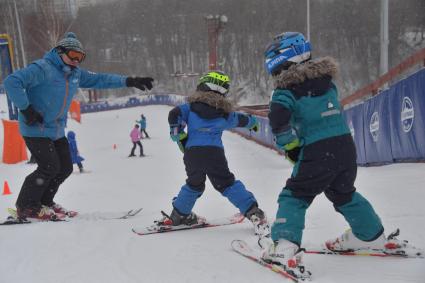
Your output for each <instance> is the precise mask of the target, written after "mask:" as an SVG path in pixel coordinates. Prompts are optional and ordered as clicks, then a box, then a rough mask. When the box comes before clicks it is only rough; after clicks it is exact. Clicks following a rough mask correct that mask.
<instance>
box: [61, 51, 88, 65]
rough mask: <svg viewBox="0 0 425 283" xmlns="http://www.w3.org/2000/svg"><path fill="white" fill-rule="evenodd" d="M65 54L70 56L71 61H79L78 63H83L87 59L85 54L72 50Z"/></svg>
mask: <svg viewBox="0 0 425 283" xmlns="http://www.w3.org/2000/svg"><path fill="white" fill-rule="evenodd" d="M65 54H66V56H68V58H69V59H71V60H72V61H77V62H78V63H81V62H83V61H84V59H85V58H86V54H84V53H83V52H80V51H76V50H72V49H70V50H67V51H65Z"/></svg>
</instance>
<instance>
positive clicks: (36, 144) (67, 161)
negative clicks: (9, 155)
mask: <svg viewBox="0 0 425 283" xmlns="http://www.w3.org/2000/svg"><path fill="white" fill-rule="evenodd" d="M24 140H25V143H26V145H27V147H28V149H29V150H30V152H31V154H32V156H33V157H34V158H35V161H36V162H37V165H38V166H37V169H36V170H35V171H34V172H32V173H31V174H29V175H28V176H27V177H26V178H25V181H24V183H23V185H22V188H21V191H20V193H19V196H18V199H17V201H16V206H17V207H19V208H21V209H25V208H31V209H38V208H40V207H41V205H47V206H51V205H53V204H54V202H53V198H54V197H55V195H56V193H57V191H58V189H59V186H60V184H62V183H63V181H65V179H66V178H68V176H69V175H71V173H72V170H73V168H72V159H71V153H70V151H69V145H68V140H67V139H66V138H65V137H63V138H60V139H58V140H55V141H53V140H51V139H49V138H44V137H40V138H39V137H24Z"/></svg>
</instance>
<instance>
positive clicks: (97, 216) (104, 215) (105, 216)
mask: <svg viewBox="0 0 425 283" xmlns="http://www.w3.org/2000/svg"><path fill="white" fill-rule="evenodd" d="M142 209H143V208H137V209H131V210H129V211H126V212H91V213H80V214H77V215H76V216H74V217H67V218H65V219H56V220H49V221H29V220H26V219H19V218H18V217H17V214H16V210H15V209H13V208H8V212H9V214H10V215H9V216H8V217H7V219H6V220H5V221H3V222H1V223H0V225H17V224H30V223H40V222H71V221H76V220H83V221H84V220H86V221H97V220H115V219H117V220H118V219H128V218H131V217H134V216H136V215H137V214H139V213H140V212H141V211H142Z"/></svg>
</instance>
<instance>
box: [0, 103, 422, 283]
mask: <svg viewBox="0 0 425 283" xmlns="http://www.w3.org/2000/svg"><path fill="white" fill-rule="evenodd" d="M0 100H1V101H0V107H1V108H2V109H0V110H5V111H7V110H6V109H5V108H6V106H5V103H4V100H5V99H4V96H3V97H2V96H1V95H0ZM169 110H170V107H168V106H144V107H137V108H130V109H123V110H116V111H109V112H100V113H92V114H84V115H83V117H82V124H78V123H76V122H75V121H73V120H69V123H68V127H69V128H68V130H74V131H75V132H76V135H77V136H76V137H77V142H78V146H79V149H80V152H81V154H82V155H83V156H84V157H85V159H86V160H85V161H84V166H85V168H86V169H88V170H91V171H92V172H91V173H89V174H80V173H77V171H78V169H77V168H76V167H75V168H74V173H73V174H72V175H71V176H70V177H69V178H68V179H67V180H66V181H65V182H64V184H63V185H62V186H61V187H60V190H59V192H58V194H57V196H56V199H55V200H56V202H58V203H60V204H62V205H63V206H64V207H67V208H72V209H75V210H77V211H79V212H80V213H93V212H108V213H112V212H121V211H126V210H129V209H131V208H138V207H143V211H142V212H141V213H140V214H139V215H138V216H136V217H134V218H133V219H128V220H108V221H102V220H94V219H92V220H77V219H75V221H71V222H66V223H64V222H62V223H61V222H59V223H36V224H29V225H14V226H2V227H1V228H0V230H1V231H0V258H1V260H0V282H1V283H3V282H14V283H18V282H32V283H37V282H40V283H48V282H55V283H57V282H61V283H68V282H69V283H75V282H87V283H97V282H99V283H105V282H126V283H133V282H134V283H136V282H196V283H198V282H203V283H208V282H243V283H248V282H253V283H258V282H290V281H288V280H287V279H285V278H283V277H281V276H280V275H278V274H276V273H273V272H271V271H269V270H267V269H265V268H264V267H261V266H260V265H258V264H255V263H253V262H251V261H249V260H248V259H246V258H243V257H241V256H240V255H238V254H236V253H235V252H233V251H232V249H231V247H230V243H231V241H232V240H233V239H244V240H246V241H248V242H250V243H252V244H255V242H256V237H255V236H254V235H253V228H252V226H251V224H250V223H249V222H248V221H247V220H245V222H244V223H242V224H236V225H230V226H224V227H216V228H206V229H197V230H189V231H179V232H172V233H163V234H155V235H146V236H138V235H136V234H134V233H133V232H132V231H131V228H132V227H144V226H147V225H150V224H152V222H153V220H156V219H159V218H160V217H161V214H160V211H161V210H164V211H166V212H170V211H171V200H172V198H173V197H174V196H175V195H176V194H177V193H178V192H179V189H180V187H181V186H182V185H183V184H184V182H185V178H186V175H185V170H184V165H183V160H182V154H181V152H180V151H179V150H178V148H177V146H176V144H174V143H173V142H172V141H171V140H170V138H169V135H168V132H169V129H168V123H167V117H168V111H169ZM141 113H143V114H144V115H145V116H146V117H147V121H148V127H147V131H148V133H149V135H150V136H151V139H144V140H143V141H142V143H143V146H144V150H145V154H146V155H147V156H146V157H144V158H139V157H134V158H128V157H127V156H128V154H129V152H130V148H131V146H132V144H131V142H130V137H129V133H130V130H131V129H132V128H133V126H134V121H135V120H136V119H138V118H139V116H140V114H141ZM2 118H6V117H5V115H4V114H3V116H2ZM2 127H3V126H1V129H0V130H1V131H0V132H1V133H0V146H1V147H3V128H2ZM223 140H224V145H225V149H226V154H227V158H228V162H229V167H230V169H231V171H232V172H233V173H234V174H235V176H236V178H237V179H240V180H241V181H242V182H243V183H244V184H245V185H246V187H247V188H248V190H250V191H252V192H253V193H254V194H255V196H256V198H257V200H258V202H259V204H260V207H261V208H262V209H263V210H265V211H266V213H267V214H268V216H269V218H270V220H274V216H275V213H276V210H277V197H278V195H279V193H280V191H281V189H282V187H283V186H284V184H285V180H286V179H287V178H288V177H289V176H290V174H291V170H292V167H291V166H290V164H289V163H288V162H287V161H286V160H285V159H284V158H283V157H282V156H280V155H278V154H277V153H276V152H275V151H273V150H270V149H267V148H264V147H262V146H260V145H258V144H256V143H254V142H252V141H248V140H246V139H244V138H241V137H240V136H238V135H236V134H233V133H230V132H226V133H225V134H224V136H223ZM114 144H116V146H117V147H116V149H113V145H114ZM34 169H35V165H28V164H26V163H25V162H22V163H19V164H15V165H6V164H3V163H0V182H1V186H3V182H4V181H8V183H9V186H10V189H11V191H12V195H6V196H3V195H0V218H1V219H3V218H6V217H7V208H8V207H14V203H15V201H16V198H17V196H18V193H19V190H20V186H21V185H22V182H23V181H24V178H25V176H26V175H27V174H29V173H30V172H32V171H33V170H34ZM424 172H425V164H421V163H418V164H395V165H389V166H383V167H372V168H359V171H358V178H357V181H356V187H357V189H358V191H359V192H361V193H362V194H363V195H364V196H365V197H366V198H368V199H369V201H370V202H371V203H372V204H373V206H374V208H375V210H376V211H377V213H378V214H379V215H380V217H381V218H382V221H383V223H384V225H385V228H386V232H387V233H389V232H392V231H393V230H394V229H396V228H400V229H401V238H404V239H407V240H409V242H411V243H412V244H414V245H416V246H418V247H421V248H425V228H424V225H425V224H424V223H425V221H424V220H425V206H424V199H425V187H424V183H425V174H424ZM194 211H195V212H196V213H198V214H199V215H202V216H205V217H207V218H209V219H214V218H219V217H225V216H229V215H232V214H234V213H236V212H237V210H236V209H235V208H234V207H233V206H232V205H231V204H230V203H229V202H228V201H227V199H225V198H223V197H222V196H221V195H220V194H219V193H218V192H216V191H215V190H214V189H213V188H212V186H211V184H210V183H209V182H207V188H206V191H205V193H204V194H203V196H202V197H201V198H200V199H199V200H198V202H197V203H196V205H195V207H194ZM347 227H348V226H347V224H346V223H345V221H344V219H343V217H342V216H341V215H340V214H338V213H336V212H335V211H334V209H333V207H332V205H331V203H330V202H329V201H328V200H327V199H326V198H325V197H324V196H323V195H321V196H318V197H317V198H316V199H315V201H314V202H313V204H312V205H311V207H310V209H309V210H308V212H307V216H306V228H305V231H304V238H303V244H304V246H305V247H319V246H320V245H321V244H322V243H323V242H324V241H325V240H327V239H328V238H332V237H336V236H337V235H339V234H341V233H342V232H343V231H344V230H345V229H346V228H347ZM304 261H305V264H306V266H307V267H308V268H309V269H310V270H311V272H312V273H313V282H317V283H319V282H327V283H330V282H345V283H355V282H356V283H357V282H380V283H384V282H385V283H395V282H418V283H419V282H422V283H423V282H425V259H400V258H374V257H348V256H346V257H344V256H330V255H328V256H325V255H305V256H304Z"/></svg>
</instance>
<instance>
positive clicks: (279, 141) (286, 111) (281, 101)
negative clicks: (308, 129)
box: [268, 90, 298, 147]
mask: <svg viewBox="0 0 425 283" xmlns="http://www.w3.org/2000/svg"><path fill="white" fill-rule="evenodd" d="M294 107H295V98H294V96H293V95H292V93H291V92H290V91H288V90H275V91H274V92H273V95H272V99H271V101H270V111H269V115H268V117H269V124H270V127H271V128H272V133H273V135H274V136H275V142H276V145H278V146H279V147H283V146H285V145H287V144H289V143H291V142H293V141H294V140H296V139H297V138H298V137H297V133H296V131H295V129H293V128H292V125H291V116H292V112H293V111H294Z"/></svg>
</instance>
